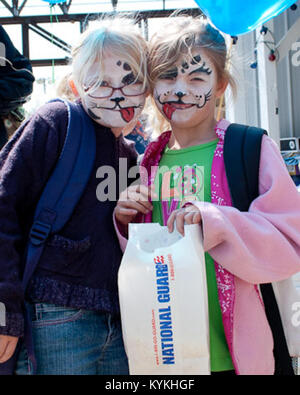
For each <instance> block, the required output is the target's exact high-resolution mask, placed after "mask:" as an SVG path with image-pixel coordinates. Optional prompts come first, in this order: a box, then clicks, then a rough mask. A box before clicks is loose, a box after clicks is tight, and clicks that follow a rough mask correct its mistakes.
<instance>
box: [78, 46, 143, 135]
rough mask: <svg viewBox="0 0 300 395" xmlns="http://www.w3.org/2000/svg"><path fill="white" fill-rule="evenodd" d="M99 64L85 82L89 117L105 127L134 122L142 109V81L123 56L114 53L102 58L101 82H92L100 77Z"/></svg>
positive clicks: (115, 126) (86, 106)
mask: <svg viewBox="0 0 300 395" xmlns="http://www.w3.org/2000/svg"><path fill="white" fill-rule="evenodd" d="M99 72H101V71H99V66H98V65H96V64H95V65H94V66H93V67H92V68H91V70H90V75H89V77H88V78H87V79H86V81H85V94H84V97H83V98H82V102H83V106H84V108H85V110H86V111H87V113H88V114H89V116H90V117H91V118H93V119H94V120H95V121H96V122H98V123H99V124H101V125H103V126H107V127H110V128H123V127H125V126H127V125H128V124H129V123H130V122H133V121H134V119H135V118H137V117H138V116H139V115H140V113H141V112H142V110H143V107H144V104H145V100H146V92H145V90H144V89H143V84H142V81H137V79H136V75H135V74H134V72H133V71H132V69H131V67H130V65H129V64H128V63H126V61H125V60H124V59H121V58H120V57H119V56H117V55H114V54H112V53H110V54H107V55H106V56H104V58H103V73H101V74H102V82H101V85H100V86H99V87H96V88H93V84H94V82H95V81H97V78H98V76H99Z"/></svg>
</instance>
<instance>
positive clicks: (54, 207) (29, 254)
mask: <svg viewBox="0 0 300 395" xmlns="http://www.w3.org/2000/svg"><path fill="white" fill-rule="evenodd" d="M56 100H59V101H63V102H64V103H65V105H66V106H67V109H68V129H67V134H66V138H65V142H64V146H63V149H62V152H61V155H60V157H59V159H58V162H57V164H56V167H55V169H54V171H53V173H52V175H51V176H50V178H49V180H48V182H47V184H46V186H45V188H44V190H43V192H42V195H41V197H40V200H39V202H38V204H37V207H36V210H35V215H34V221H33V225H32V227H31V230H30V234H29V241H28V244H27V249H26V250H27V251H26V254H25V257H26V258H25V267H24V273H23V279H22V286H23V289H24V293H25V292H26V288H27V286H28V284H29V282H30V279H31V278H32V275H33V273H34V271H35V269H36V267H37V265H38V263H39V260H40V258H41V256H42V253H43V250H44V246H45V242H46V241H47V239H48V237H49V236H50V234H53V233H56V232H58V231H59V230H61V229H62V228H63V226H64V225H65V224H66V223H67V221H68V219H69V218H70V217H71V215H72V213H73V211H74V208H75V206H76V204H77V202H78V201H79V199H80V197H81V195H82V193H83V191H84V190H85V188H86V185H87V182H88V180H89V178H90V174H91V171H92V168H93V165H94V160H95V155H96V138H95V130H94V126H93V124H92V121H91V119H90V117H89V116H88V115H87V114H86V113H85V111H84V110H83V109H82V107H81V106H80V105H79V104H76V103H71V102H68V101H65V100H60V99H56ZM52 101H55V100H52ZM24 314H25V334H24V342H25V346H26V348H27V353H28V358H29V361H30V363H31V366H32V369H33V372H35V371H36V368H37V366H36V359H35V355H34V346H33V339H32V328H31V317H30V314H29V309H28V308H26V306H25V311H24ZM17 353H18V351H17V352H16V353H15V355H14V358H17Z"/></svg>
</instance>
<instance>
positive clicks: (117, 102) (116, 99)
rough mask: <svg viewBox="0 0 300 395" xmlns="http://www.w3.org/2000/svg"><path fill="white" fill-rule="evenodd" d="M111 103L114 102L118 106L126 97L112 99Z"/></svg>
mask: <svg viewBox="0 0 300 395" xmlns="http://www.w3.org/2000/svg"><path fill="white" fill-rule="evenodd" d="M110 100H111V101H114V102H115V103H116V104H119V103H121V101H124V100H125V97H114V98H113V99H110Z"/></svg>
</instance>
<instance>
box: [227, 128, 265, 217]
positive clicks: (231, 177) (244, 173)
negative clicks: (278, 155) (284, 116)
mask: <svg viewBox="0 0 300 395" xmlns="http://www.w3.org/2000/svg"><path fill="white" fill-rule="evenodd" d="M264 134H267V132H266V131H265V130H263V129H259V128H255V127H250V126H246V125H238V124H234V123H233V124H231V125H230V126H229V127H228V129H227V131H226V134H225V141H224V163H225V170H226V176H227V179H228V183H229V188H230V194H231V199H232V204H233V206H234V207H236V208H237V209H239V210H240V211H248V210H249V207H250V204H251V202H252V201H253V200H254V199H255V198H256V197H257V196H258V177H259V162H260V151H261V141H262V137H263V135H264Z"/></svg>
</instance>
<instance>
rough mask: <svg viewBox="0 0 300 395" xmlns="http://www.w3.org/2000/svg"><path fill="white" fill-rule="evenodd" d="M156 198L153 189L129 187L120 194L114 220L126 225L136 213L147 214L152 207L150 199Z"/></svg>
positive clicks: (138, 186) (137, 186)
mask: <svg viewBox="0 0 300 395" xmlns="http://www.w3.org/2000/svg"><path fill="white" fill-rule="evenodd" d="M151 196H152V197H153V198H156V197H157V195H156V194H155V193H154V191H153V187H146V186H145V185H134V186H130V187H128V188H127V189H125V191H123V192H122V193H121V194H120V198H119V201H118V203H117V206H116V209H115V215H116V219H117V220H118V221H119V222H120V223H121V224H123V225H128V224H129V223H130V222H131V221H133V220H134V218H135V217H136V215H137V214H138V213H142V214H148V213H149V212H150V211H151V210H152V209H153V206H152V204H151V203H150V202H149V199H150V197H151Z"/></svg>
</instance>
